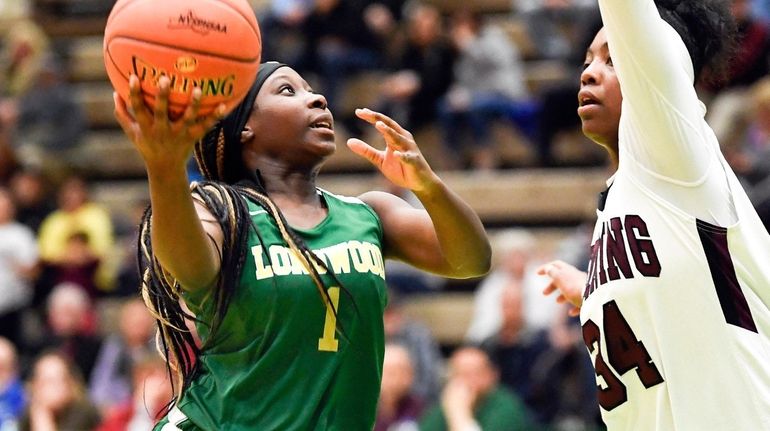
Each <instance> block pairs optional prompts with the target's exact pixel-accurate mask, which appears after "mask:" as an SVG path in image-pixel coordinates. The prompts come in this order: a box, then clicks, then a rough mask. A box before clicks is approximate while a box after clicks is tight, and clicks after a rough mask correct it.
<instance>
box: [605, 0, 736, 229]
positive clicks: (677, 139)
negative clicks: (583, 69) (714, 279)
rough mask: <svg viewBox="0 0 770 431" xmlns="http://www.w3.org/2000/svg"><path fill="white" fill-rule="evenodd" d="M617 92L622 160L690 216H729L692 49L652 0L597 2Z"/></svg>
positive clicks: (712, 218) (729, 206)
mask: <svg viewBox="0 0 770 431" xmlns="http://www.w3.org/2000/svg"><path fill="white" fill-rule="evenodd" d="M599 7H600V10H601V14H602V20H603V22H604V27H605V31H606V33H607V42H608V45H609V50H610V55H611V56H612V62H613V65H614V68H615V72H616V74H617V76H618V81H619V82H620V88H621V92H622V94H623V106H622V114H621V121H620V130H619V137H620V148H619V149H618V151H619V153H620V154H619V156H620V163H621V166H623V164H624V163H625V164H626V166H625V168H627V169H630V170H631V171H632V172H633V173H634V175H635V176H636V177H637V178H639V179H640V180H641V181H642V182H643V183H644V184H646V185H648V186H649V187H650V188H651V189H652V190H654V191H655V192H656V193H658V194H660V195H661V196H662V197H663V198H665V199H666V200H668V201H669V202H672V203H674V204H676V205H677V206H679V207H680V208H681V209H683V210H685V211H686V212H688V213H689V214H691V215H693V216H695V217H698V218H701V219H704V220H706V221H709V222H715V223H717V224H721V225H725V224H727V223H730V222H731V221H732V220H733V219H734V213H733V210H732V204H731V199H730V190H729V186H728V184H727V179H726V177H725V173H724V170H723V169H722V165H721V162H720V158H719V157H718V156H717V154H718V151H719V145H718V143H717V141H716V138H715V137H714V133H713V131H712V130H711V129H710V128H709V126H708V125H707V124H706V122H705V120H704V116H705V113H706V109H705V106H704V105H703V103H701V102H700V100H699V99H698V95H697V93H696V92H695V87H694V85H693V83H694V71H693V65H692V61H691V59H690V55H689V53H688V51H687V48H686V47H685V45H684V42H683V41H682V39H681V37H680V36H679V34H678V33H677V32H676V30H674V29H673V28H672V27H671V26H670V25H669V24H668V23H666V22H665V21H664V20H663V19H662V18H661V17H660V14H659V13H658V10H657V8H656V7H655V4H654V2H653V0H599Z"/></svg>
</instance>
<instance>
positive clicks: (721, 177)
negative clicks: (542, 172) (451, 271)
mask: <svg viewBox="0 0 770 431" xmlns="http://www.w3.org/2000/svg"><path fill="white" fill-rule="evenodd" d="M599 3H600V7H601V11H602V17H603V20H604V23H605V29H606V31H607V38H608V44H609V49H610V55H611V56H612V60H613V64H614V67H615V71H616V73H617V75H618V79H619V81H620V84H621V89H622V92H623V96H624V100H623V106H622V116H621V122H620V132H619V133H620V145H619V162H620V164H619V168H618V171H617V172H616V174H615V175H614V176H613V178H611V179H610V187H609V190H608V193H607V194H606V196H605V197H606V200H601V201H600V208H599V211H598V221H597V224H596V227H595V230H594V235H593V246H592V258H591V262H590V264H589V268H588V283H587V286H586V290H585V293H584V301H583V306H582V310H581V316H580V319H581V323H582V325H583V338H584V341H585V342H586V345H587V346H588V350H589V352H590V354H591V358H592V360H593V362H594V366H595V368H596V374H597V386H598V389H599V404H600V406H601V411H602V417H603V419H604V421H605V423H606V424H607V426H608V429H609V430H610V431H617V430H640V431H641V430H644V431H649V430H664V431H669V430H672V431H673V430H677V431H678V430H683V431H755V430H770V340H769V339H768V335H769V334H770V311H769V310H768V304H770V236H769V235H768V233H767V231H766V230H765V228H764V226H763V225H762V224H761V222H760V220H759V218H758V216H757V214H756V212H755V211H754V209H753V207H752V205H751V203H750V202H749V200H748V198H747V196H746V193H745V192H744V191H743V189H742V188H741V185H740V184H739V182H738V180H737V178H736V177H735V175H734V174H733V172H732V170H731V169H730V168H729V166H728V165H727V163H726V162H725V161H724V158H723V157H722V155H721V153H720V151H719V147H718V143H717V141H716V138H715V137H714V134H713V132H712V131H711V129H710V128H709V127H708V125H707V124H706V122H705V120H704V119H703V117H704V114H705V109H704V108H703V105H702V104H701V103H700V102H699V101H698V99H697V96H696V94H695V91H694V89H693V85H692V81H693V78H692V65H691V62H690V60H689V56H688V55H687V52H686V49H685V48H684V44H683V43H682V41H681V39H680V38H679V37H678V35H677V34H676V33H675V31H674V30H673V29H672V28H671V27H670V26H668V25H667V24H666V23H665V22H663V21H662V20H661V19H660V17H659V15H658V13H657V10H656V9H655V6H654V4H653V1H652V0H600V2H599Z"/></svg>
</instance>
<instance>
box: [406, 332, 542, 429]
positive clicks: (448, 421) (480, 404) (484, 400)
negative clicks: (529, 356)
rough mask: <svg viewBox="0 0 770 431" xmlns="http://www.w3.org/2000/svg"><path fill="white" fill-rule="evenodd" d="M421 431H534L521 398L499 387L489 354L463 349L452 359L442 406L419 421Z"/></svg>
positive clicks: (453, 355) (430, 411) (432, 410)
mask: <svg viewBox="0 0 770 431" xmlns="http://www.w3.org/2000/svg"><path fill="white" fill-rule="evenodd" d="M420 430H421V431H455V430H490V431H492V430H495V431H496V430H505V431H517V430H521V431H524V430H527V431H529V430H531V427H530V424H529V422H528V419H527V411H526V407H524V404H523V403H522V402H521V401H520V400H519V399H518V397H517V396H516V395H515V394H514V393H512V392H510V391H509V390H507V389H505V388H504V387H502V386H500V385H499V384H498V374H497V370H496V369H495V367H494V365H493V364H492V362H491V361H490V360H489V357H488V356H487V354H486V353H485V352H484V351H483V350H481V349H478V348H475V347H463V348H460V349H458V350H457V351H455V352H454V353H453V354H452V356H451V357H450V359H449V377H448V380H447V382H446V385H445V386H444V390H443V392H442V394H441V402H440V403H438V404H436V405H435V406H433V407H432V408H430V409H429V410H428V411H427V413H426V414H425V415H424V416H423V417H422V419H421V420H420Z"/></svg>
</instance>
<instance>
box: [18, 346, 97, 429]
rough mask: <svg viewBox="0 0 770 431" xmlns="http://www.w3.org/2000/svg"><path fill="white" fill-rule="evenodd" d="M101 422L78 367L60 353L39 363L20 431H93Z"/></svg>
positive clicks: (34, 372)
mask: <svg viewBox="0 0 770 431" xmlns="http://www.w3.org/2000/svg"><path fill="white" fill-rule="evenodd" d="M99 421H100V418H99V412H98V411H97V410H96V407H94V405H93V404H91V402H90V401H89V400H88V397H86V395H85V390H84V388H83V381H82V378H81V374H80V372H79V370H78V369H77V367H75V366H74V365H73V364H72V363H71V362H70V361H69V360H68V359H67V358H65V357H64V356H62V355H60V354H57V353H46V354H44V355H42V356H41V357H40V358H39V359H38V360H37V361H35V364H34V366H33V369H32V377H31V379H30V382H29V406H28V408H27V410H26V412H25V414H24V417H23V418H22V420H21V426H20V427H19V430H20V431H53V430H56V431H90V430H93V429H95V428H96V426H97V425H98V424H99Z"/></svg>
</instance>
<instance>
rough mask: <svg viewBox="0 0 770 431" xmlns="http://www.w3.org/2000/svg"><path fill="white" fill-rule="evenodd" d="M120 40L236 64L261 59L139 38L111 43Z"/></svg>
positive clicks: (114, 38) (107, 47)
mask: <svg viewBox="0 0 770 431" xmlns="http://www.w3.org/2000/svg"><path fill="white" fill-rule="evenodd" d="M120 39H125V40H130V41H132V42H137V43H140V44H144V45H152V46H159V47H162V48H168V49H173V50H177V51H182V52H185V53H187V52H189V53H192V54H198V55H205V56H207V57H212V58H220V59H222V60H228V61H232V62H235V63H243V64H251V63H256V62H258V61H259V57H252V58H237V57H231V56H229V55H221V54H218V53H214V52H206V51H200V50H197V49H191V48H184V47H179V46H176V45H169V44H166V43H160V42H155V41H151V40H142V39H137V38H135V37H131V36H115V37H113V38H111V39H110V42H112V41H114V40H120ZM105 51H107V53H108V54H109V51H110V47H109V43H108V44H107V46H106V47H105ZM110 58H112V55H110Z"/></svg>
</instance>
